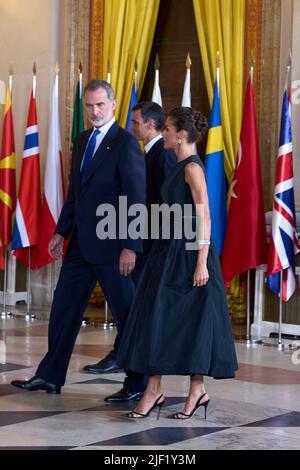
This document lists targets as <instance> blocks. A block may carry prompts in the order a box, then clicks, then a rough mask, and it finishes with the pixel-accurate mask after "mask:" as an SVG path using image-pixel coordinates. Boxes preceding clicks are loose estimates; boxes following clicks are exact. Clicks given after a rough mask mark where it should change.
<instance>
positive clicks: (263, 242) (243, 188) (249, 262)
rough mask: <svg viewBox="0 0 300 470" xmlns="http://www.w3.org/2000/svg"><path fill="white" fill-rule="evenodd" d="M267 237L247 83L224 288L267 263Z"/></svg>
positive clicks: (226, 243)
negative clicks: (237, 276) (238, 276)
mask: <svg viewBox="0 0 300 470" xmlns="http://www.w3.org/2000/svg"><path fill="white" fill-rule="evenodd" d="M266 254H267V237H266V224H265V211H264V203H263V190H262V177H261V169H260V156H259V145H258V138H257V130H256V118H255V110H254V97H253V88H252V84H251V80H250V79H249V80H248V84H247V89H246V95H245V103H244V112H243V120H242V129H241V136H240V145H239V151H238V162H237V167H236V170H235V174H234V182H233V189H232V195H231V200H230V208H229V213H228V221H227V230H226V235H225V241H224V250H223V255H222V271H223V278H224V282H225V285H226V286H228V285H229V283H230V281H231V279H232V278H233V277H234V276H235V275H237V274H240V273H243V272H246V271H248V270H249V269H252V268H255V267H256V266H259V265H260V264H264V263H265V262H266Z"/></svg>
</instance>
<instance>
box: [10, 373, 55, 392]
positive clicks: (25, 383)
mask: <svg viewBox="0 0 300 470" xmlns="http://www.w3.org/2000/svg"><path fill="white" fill-rule="evenodd" d="M11 385H13V386H14V387H18V388H23V389H24V390H29V391H30V392H32V391H34V390H45V391H46V392H47V393H53V394H55V395H57V394H58V393H60V389H61V386H60V385H55V384H51V383H50V382H46V380H44V379H40V378H39V377H32V378H31V379H30V380H13V381H12V382H11Z"/></svg>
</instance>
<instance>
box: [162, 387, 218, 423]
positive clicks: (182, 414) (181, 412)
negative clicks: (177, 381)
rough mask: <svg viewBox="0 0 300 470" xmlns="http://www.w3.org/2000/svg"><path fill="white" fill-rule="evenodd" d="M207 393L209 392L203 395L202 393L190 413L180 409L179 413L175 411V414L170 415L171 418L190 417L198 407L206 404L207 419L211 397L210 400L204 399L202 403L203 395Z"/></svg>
mask: <svg viewBox="0 0 300 470" xmlns="http://www.w3.org/2000/svg"><path fill="white" fill-rule="evenodd" d="M205 395H207V393H204V394H203V395H201V397H200V398H199V399H198V400H197V403H196V405H195V407H194V409H193V410H192V411H191V412H190V413H189V414H187V413H183V411H179V412H178V413H174V414H172V415H170V416H169V418H172V419H189V418H191V417H192V416H193V415H194V414H195V413H196V411H197V409H198V408H200V406H204V419H206V412H207V407H208V404H209V398H208V400H206V401H203V402H202V403H201V400H202V398H203V397H205Z"/></svg>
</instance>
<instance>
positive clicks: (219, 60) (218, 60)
mask: <svg viewBox="0 0 300 470" xmlns="http://www.w3.org/2000/svg"><path fill="white" fill-rule="evenodd" d="M220 64H221V58H220V52H219V51H217V58H216V65H217V73H216V80H217V87H218V94H219V96H220Z"/></svg>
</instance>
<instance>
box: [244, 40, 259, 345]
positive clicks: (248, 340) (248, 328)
mask: <svg viewBox="0 0 300 470" xmlns="http://www.w3.org/2000/svg"><path fill="white" fill-rule="evenodd" d="M253 79H254V54H253V49H251V55H250V82H251V86H253ZM250 289H251V278H250V270H248V271H247V313H246V315H247V317H246V344H247V346H251V345H252V344H261V343H262V340H261V339H252V338H251V319H250Z"/></svg>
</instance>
